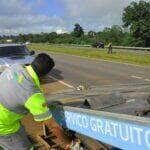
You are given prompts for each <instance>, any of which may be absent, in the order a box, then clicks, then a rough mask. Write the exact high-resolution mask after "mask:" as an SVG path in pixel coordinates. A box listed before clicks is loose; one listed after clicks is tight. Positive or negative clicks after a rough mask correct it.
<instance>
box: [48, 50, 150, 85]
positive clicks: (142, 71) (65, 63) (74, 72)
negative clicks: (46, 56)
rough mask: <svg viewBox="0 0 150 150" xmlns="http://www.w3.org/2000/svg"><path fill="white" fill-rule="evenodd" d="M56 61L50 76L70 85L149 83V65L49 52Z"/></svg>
mask: <svg viewBox="0 0 150 150" xmlns="http://www.w3.org/2000/svg"><path fill="white" fill-rule="evenodd" d="M50 55H51V56H52V57H53V58H54V60H55V63H56V67H55V68H54V69H53V71H52V72H51V74H50V75H51V76H53V77H55V78H57V79H58V80H59V81H62V82H64V83H67V84H68V85H71V86H75V87H76V86H78V85H82V84H87V85H89V86H105V85H111V86H113V87H114V86H115V85H122V84H123V85H130V84H135V85H136V84H150V67H139V66H134V65H127V64H123V63H116V62H109V61H103V60H98V59H97V60H94V59H89V58H82V57H78V56H71V55H65V54H54V53H53V54H50Z"/></svg>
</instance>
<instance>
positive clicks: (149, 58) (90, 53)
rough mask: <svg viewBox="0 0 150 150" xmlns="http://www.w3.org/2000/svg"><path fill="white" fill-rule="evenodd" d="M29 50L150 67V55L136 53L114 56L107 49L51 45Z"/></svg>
mask: <svg viewBox="0 0 150 150" xmlns="http://www.w3.org/2000/svg"><path fill="white" fill-rule="evenodd" d="M28 48H29V49H30V50H41V51H49V52H55V53H63V54H71V55H77V56H81V57H82V56H84V57H88V58H97V59H104V60H111V61H117V62H124V63H131V64H137V65H142V66H150V53H134V52H127V51H119V50H114V53H113V54H107V50H106V49H104V50H101V49H95V48H82V47H71V46H58V45H50V44H31V45H28Z"/></svg>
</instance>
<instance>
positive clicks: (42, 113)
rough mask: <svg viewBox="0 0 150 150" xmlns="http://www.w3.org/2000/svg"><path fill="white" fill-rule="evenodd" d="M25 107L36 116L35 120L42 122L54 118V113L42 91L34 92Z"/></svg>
mask: <svg viewBox="0 0 150 150" xmlns="http://www.w3.org/2000/svg"><path fill="white" fill-rule="evenodd" d="M25 107H26V108H27V109H28V110H29V111H30V113H31V114H32V115H33V116H34V120H35V121H39V122H41V121H46V120H51V119H52V113H51V111H50V110H49V108H48V106H47V102H46V99H45V97H44V95H43V94H42V93H35V94H33V95H32V96H31V97H30V98H29V99H28V100H27V101H26V103H25ZM52 120H53V119H52Z"/></svg>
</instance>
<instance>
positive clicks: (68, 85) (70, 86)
mask: <svg viewBox="0 0 150 150" xmlns="http://www.w3.org/2000/svg"><path fill="white" fill-rule="evenodd" d="M48 77H49V78H52V79H54V80H56V81H57V82H59V83H61V84H63V85H65V86H67V87H69V88H74V86H72V85H70V84H68V83H65V82H63V81H61V80H58V79H56V78H55V77H52V76H50V75H49V76H48Z"/></svg>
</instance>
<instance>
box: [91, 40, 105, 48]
mask: <svg viewBox="0 0 150 150" xmlns="http://www.w3.org/2000/svg"><path fill="white" fill-rule="evenodd" d="M92 47H94V48H105V44H104V43H103V42H101V41H99V42H94V43H92Z"/></svg>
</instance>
